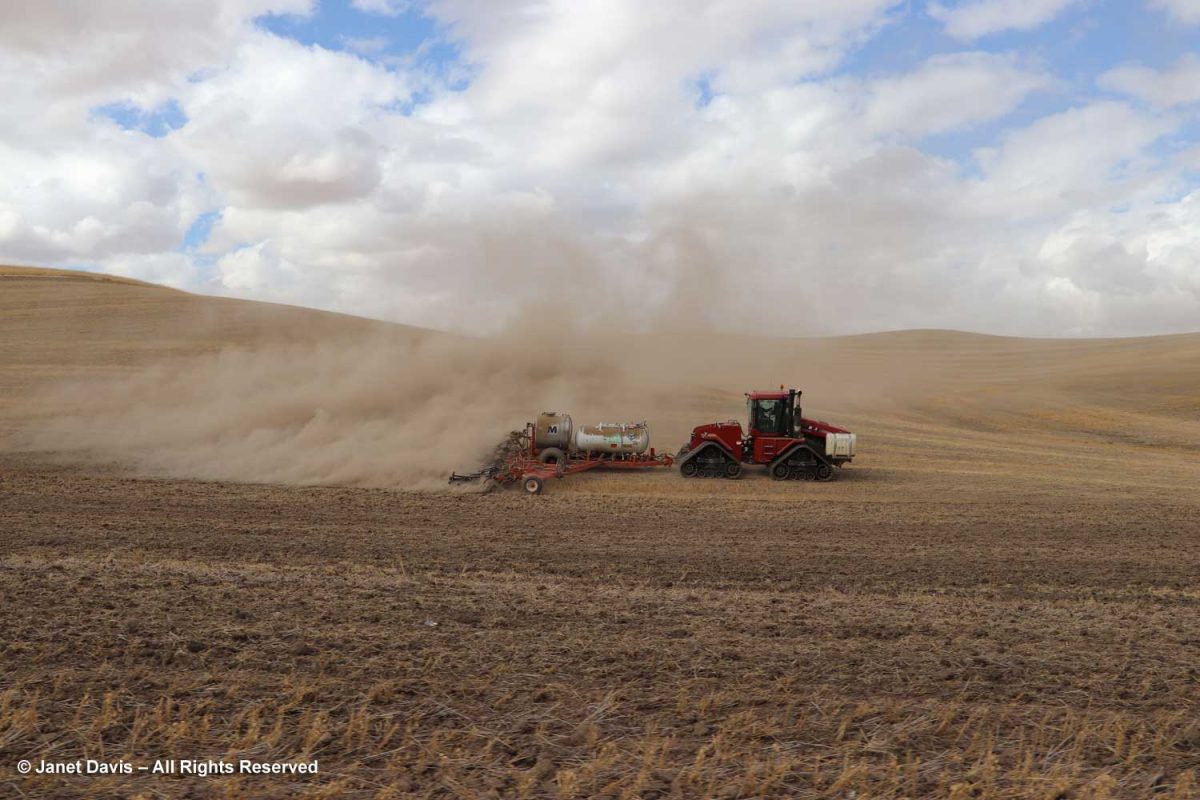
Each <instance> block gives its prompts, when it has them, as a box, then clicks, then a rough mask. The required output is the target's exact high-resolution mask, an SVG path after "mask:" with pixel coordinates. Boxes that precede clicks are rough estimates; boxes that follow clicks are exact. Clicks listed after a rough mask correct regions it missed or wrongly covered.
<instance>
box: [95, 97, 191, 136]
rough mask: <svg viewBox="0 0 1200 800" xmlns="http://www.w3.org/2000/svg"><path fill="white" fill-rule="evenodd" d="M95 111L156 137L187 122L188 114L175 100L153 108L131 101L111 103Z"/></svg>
mask: <svg viewBox="0 0 1200 800" xmlns="http://www.w3.org/2000/svg"><path fill="white" fill-rule="evenodd" d="M93 113H95V114H97V115H99V116H101V117H107V118H108V119H111V120H112V121H113V122H115V123H117V124H118V125H120V126H121V127H122V128H124V129H125V130H127V131H140V132H141V133H144V134H146V135H147V136H153V137H155V138H162V137H163V136H166V135H167V134H168V133H170V132H171V131H173V130H178V129H179V128H182V127H183V126H184V125H185V124H186V123H187V115H186V114H184V113H183V109H182V108H180V107H179V103H177V102H176V101H174V100H168V101H167V102H165V103H163V104H162V105H159V106H156V107H155V108H152V109H144V108H139V107H138V106H136V105H134V104H133V103H129V102H121V103H109V104H108V105H104V106H98V107H97V108H95V109H93Z"/></svg>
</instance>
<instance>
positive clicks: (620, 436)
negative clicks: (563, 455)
mask: <svg viewBox="0 0 1200 800" xmlns="http://www.w3.org/2000/svg"><path fill="white" fill-rule="evenodd" d="M649 447H650V429H649V428H648V427H647V426H646V423H644V422H628V423H609V422H602V423H600V424H599V425H582V426H580V427H578V428H576V429H575V449H576V450H579V451H582V452H584V453H609V454H612V455H622V456H624V455H641V454H642V453H644V452H646V450H647V448H649Z"/></svg>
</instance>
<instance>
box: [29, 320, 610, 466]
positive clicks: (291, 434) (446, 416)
mask: <svg viewBox="0 0 1200 800" xmlns="http://www.w3.org/2000/svg"><path fill="white" fill-rule="evenodd" d="M534 349H536V355H533V356H532V357H531V352H532V351H533V350H534ZM628 372H629V370H628V369H625V368H623V367H622V362H621V360H620V359H617V358H608V357H606V355H605V354H604V353H603V352H602V351H599V350H596V349H592V348H585V347H581V346H574V345H572V344H570V343H568V342H567V341H566V340H559V341H558V342H555V341H553V340H542V341H534V340H533V339H532V338H531V336H530V335H520V334H514V335H511V336H508V337H505V338H503V339H490V340H474V339H466V338H459V337H452V336H437V335H431V336H427V337H422V338H419V339H416V340H413V341H407V342H406V341H398V340H397V339H396V338H394V337H386V336H380V337H373V338H370V339H365V340H364V339H341V340H335V341H330V342H323V343H309V344H296V345H269V346H264V347H260V348H237V349H228V350H225V351H223V352H220V353H216V354H210V355H201V356H195V357H190V358H184V359H178V360H175V361H173V362H172V363H163V364H157V365H153V366H150V367H148V368H145V369H141V370H137V371H135V372H134V373H133V374H131V375H127V376H121V377H117V378H111V379H100V380H89V381H87V382H71V383H65V384H59V385H57V386H54V387H52V388H50V389H47V390H45V391H43V392H41V393H40V394H39V396H38V397H37V400H36V402H37V404H38V406H39V407H40V409H41V417H42V419H41V421H40V422H39V424H37V425H36V426H34V427H33V428H32V429H31V430H30V432H29V433H28V438H27V439H26V441H25V444H26V445H27V446H28V447H29V448H30V449H36V450H52V451H66V452H73V453H75V454H84V455H86V456H88V457H90V458H102V459H107V460H115V461H117V462H120V463H122V464H125V465H127V466H129V467H131V468H133V469H134V470H135V471H136V472H138V473H140V474H146V475H163V476H173V477H189V478H199V479H205V480H233V481H244V482H265V483H290V484H350V485H362V486H405V487H418V486H419V487H432V486H435V485H436V486H439V487H440V486H444V485H445V476H446V475H447V474H448V473H449V472H450V471H451V470H454V469H458V470H462V469H469V468H473V467H474V466H475V465H476V464H478V463H479V461H480V460H481V459H482V458H483V456H484V455H485V454H486V453H487V452H488V451H489V450H490V449H491V448H492V446H494V444H495V443H496V441H497V440H498V439H499V438H501V437H502V436H503V435H504V433H505V432H507V431H508V430H511V429H514V428H519V427H521V426H522V425H523V424H524V422H525V421H526V420H527V419H531V418H532V416H533V415H534V414H536V413H537V412H538V411H541V410H544V409H562V410H571V409H573V408H574V407H576V406H577V405H588V406H591V407H597V406H600V407H603V405H604V404H605V403H604V398H606V397H607V396H610V395H612V394H613V393H616V392H620V391H621V390H622V387H624V386H627V385H628V380H629V378H630V376H629V374H628Z"/></svg>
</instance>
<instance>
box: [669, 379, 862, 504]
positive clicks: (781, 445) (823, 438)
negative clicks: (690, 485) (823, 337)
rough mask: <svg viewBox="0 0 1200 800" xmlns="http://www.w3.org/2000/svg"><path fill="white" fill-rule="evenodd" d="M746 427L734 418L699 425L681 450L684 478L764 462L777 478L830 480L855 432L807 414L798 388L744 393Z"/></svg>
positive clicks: (848, 455)
mask: <svg viewBox="0 0 1200 800" xmlns="http://www.w3.org/2000/svg"><path fill="white" fill-rule="evenodd" d="M746 408H747V411H748V412H749V418H750V419H749V430H748V431H746V432H745V433H743V431H742V426H741V425H740V424H739V423H738V422H736V421H735V420H730V421H728V422H714V423H711V424H709V425H701V426H700V427H698V428H694V429H693V430H692V438H691V440H690V441H689V442H688V443H687V444H686V445H684V447H683V448H682V449H681V450H680V451H679V472H680V474H681V475H683V477H685V478H736V477H738V476H739V475H741V474H742V464H763V465H765V466H766V467H767V471H768V472H769V473H771V477H772V478H775V479H776V480H780V481H783V480H818V481H829V480H833V475H834V473H833V468H834V467H840V466H842V465H844V464H846V463H847V462H849V461H850V460H851V459H853V458H854V442H855V435H854V434H853V433H851V432H850V431H848V430H844V429H842V428H838V427H836V426H834V425H830V424H829V423H827V422H818V421H816V420H812V419H805V418H804V416H803V415H802V414H801V413H800V391H799V390H797V389H786V390H785V389H784V388H783V387H782V386H780V387H779V391H778V392H750V393H748V394H747V395H746Z"/></svg>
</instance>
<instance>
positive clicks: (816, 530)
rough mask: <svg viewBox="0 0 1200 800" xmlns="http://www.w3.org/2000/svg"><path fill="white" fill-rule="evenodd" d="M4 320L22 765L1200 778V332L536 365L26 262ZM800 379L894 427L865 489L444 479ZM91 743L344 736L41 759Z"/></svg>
mask: <svg viewBox="0 0 1200 800" xmlns="http://www.w3.org/2000/svg"><path fill="white" fill-rule="evenodd" d="M0 328H2V330H0V355H2V357H3V373H2V375H3V381H2V383H0V390H2V391H3V399H2V402H0V424H2V426H3V427H2V428H0V435H2V436H3V437H4V438H3V439H0V443H2V444H3V453H2V454H0V481H2V485H0V490H2V494H0V537H2V538H0V544H2V550H0V648H2V650H0V665H2V669H0V795H5V796H30V797H73V796H81V797H82V796H87V797H127V796H132V795H137V794H141V795H143V796H145V797H163V796H165V797H223V796H234V797H238V796H264V797H292V796H297V795H304V794H308V795H314V796H321V795H324V796H329V797H341V796H357V797H487V796H493V797H579V798H583V797H647V798H648V797H778V796H796V797H857V798H864V797H873V798H899V797H911V798H915V797H959V798H968V797H970V798H1010V797H1021V798H1025V797H1030V798H1055V797H1062V798H1088V797H1095V798H1099V797H1112V798H1124V797H1150V796H1155V797H1176V798H1191V797H1196V796H1198V795H1200V784H1198V782H1197V775H1196V773H1197V771H1198V770H1200V720H1198V715H1197V711H1198V703H1197V700H1196V697H1197V691H1198V690H1200V671H1198V669H1200V667H1198V662H1200V659H1198V655H1200V608H1198V606H1200V578H1198V577H1197V576H1198V575H1200V533H1198V525H1197V522H1196V521H1195V520H1196V519H1197V518H1200V514H1198V513H1197V512H1198V511H1200V501H1198V499H1197V495H1196V492H1195V485H1196V479H1197V478H1198V477H1200V430H1198V427H1197V423H1196V418H1197V411H1198V410H1200V378H1198V377H1197V376H1198V375H1200V371H1198V370H1197V367H1198V366H1200V337H1191V336H1183V337H1162V338H1154V339H1141V340H1121V341H1091V342H1065V341H1029V340H1016V339H999V338H991V337H976V336H969V335H965V334H951V333H937V332H908V333H897V334H880V335H875V336H865V337H850V338H845V339H836V340H825V341H819V340H806V341H795V342H786V341H776V342H770V341H767V340H762V339H749V338H736V339H731V340H730V341H729V342H723V343H721V344H720V345H719V347H713V346H708V347H706V348H705V351H706V352H705V353H704V354H703V357H700V356H696V355H690V354H688V353H687V352H686V351H685V350H684V349H683V348H681V347H680V342H679V340H678V338H673V336H674V335H672V334H663V335H662V336H661V337H658V338H657V339H654V340H646V341H642V342H641V343H640V346H638V347H632V348H631V347H629V343H628V342H626V343H620V342H615V343H608V344H607V345H606V346H605V347H603V348H596V350H595V351H594V352H592V353H584V354H583V355H581V349H586V348H581V347H580V346H578V343H576V345H574V346H572V347H569V348H565V349H564V350H563V351H562V352H551V353H549V354H544V353H543V354H540V355H537V356H528V358H529V359H530V360H531V361H532V362H534V363H526V364H521V365H518V366H513V365H511V364H510V363H508V362H509V360H510V359H511V358H513V354H514V353H525V354H528V353H529V348H528V347H526V346H524V344H527V343H522V342H518V343H517V344H516V345H515V346H514V347H512V348H511V349H506V348H504V347H502V346H500V345H491V344H488V345H486V346H485V345H483V344H481V343H478V342H470V341H465V340H451V341H450V342H449V344H447V343H445V342H441V340H442V338H444V337H439V336H438V335H435V334H429V333H422V332H419V331H413V330H410V329H396V330H393V329H391V328H389V327H388V326H380V325H376V324H374V323H367V322H363V321H360V320H354V319H351V318H339V317H335V316H330V315H321V314H317V313H315V312H306V311H303V310H300V309H290V308H285V307H277V306H263V305H258V304H252V303H237V302H234V301H222V300H215V299H208V298H199V297H193V296H190V295H184V294H182V293H177V292H171V291H169V290H164V289H160V288H155V287H148V286H139V285H134V284H129V283H121V282H101V281H95V280H91V279H88V278H86V277H81V276H76V277H72V276H58V275H53V274H49V273H42V274H41V275H39V276H38V277H36V278H34V277H28V276H24V277H21V278H10V279H5V278H0ZM445 338H448V337H445ZM683 338H684V339H685V340H686V338H687V337H686V336H684V337H683ZM432 340H437V341H432ZM331 342H332V343H331ZM414 342H416V344H414ZM421 342H424V344H421ZM438 342H441V343H438ZM464 348H465V349H466V350H467V351H468V353H467V354H465V355H464V354H463V353H462V352H461V351H463V350H464ZM614 348H615V350H614ZM481 350H482V351H483V352H482V353H481V352H480V351H481ZM614 351H615V352H618V353H621V354H622V355H621V356H620V358H619V362H620V363H619V365H617V366H614V365H612V364H606V362H605V361H604V359H605V358H607V357H609V355H610V354H611V353H612V352H614ZM632 352H636V353H637V354H638V355H637V356H636V357H634V356H631V355H629V353H632ZM354 354H359V355H360V356H361V359H355V358H352V357H350V356H353V355H354ZM581 359H582V363H583V366H582V367H581V366H580V363H581ZM356 360H365V361H366V362H367V363H368V365H369V369H367V370H366V373H367V374H365V375H360V374H358V373H357V372H356V371H355V368H354V367H353V366H347V363H348V362H356ZM426 362H429V363H426ZM447 363H448V364H451V365H452V366H454V367H455V368H456V369H457V368H461V369H462V370H464V371H466V372H467V373H468V375H467V378H469V380H467V381H466V383H465V386H466V389H465V390H464V388H463V386H464V384H462V383H461V382H462V380H463V378H462V377H461V376H454V375H448V374H446V373H448V372H451V371H452V370H447V369H437V367H438V365H442V364H447ZM706 364H707V365H710V366H711V365H712V364H717V365H719V366H721V367H722V368H721V369H717V370H714V369H711V368H709V369H708V370H707V371H706V372H702V368H703V367H704V365H706ZM165 365H167V366H165ZM389 365H394V366H389ZM597 365H600V366H608V367H610V368H611V369H610V371H609V373H608V374H610V375H611V374H612V373H611V370H616V369H618V367H619V370H623V371H624V372H621V373H620V374H621V375H623V376H624V378H626V379H627V381H636V382H638V386H639V393H633V392H629V391H628V390H627V386H628V383H627V381H621V382H619V383H623V384H625V385H624V387H622V386H618V387H617V388H616V389H614V390H612V391H609V392H607V393H606V391H605V389H604V385H602V384H597V383H595V382H594V379H593V377H592V376H593V372H594V369H595V367H596V366H597ZM390 369H394V370H395V372H391V371H389V370H390ZM313 371H315V372H316V373H317V376H316V377H315V378H310V377H309V376H308V373H309V372H313ZM247 372H250V373H253V377H247V376H246V375H245V374H244V373H247ZM780 372H783V373H784V374H782V375H780ZM796 376H799V377H796ZM406 377H407V381H406V380H405V378H406ZM189 378H193V379H195V380H194V381H193V382H200V381H203V382H205V384H206V385H207V387H199V386H191V385H190V384H189ZM79 379H83V382H82V383H76V384H75V385H74V387H73V388H71V389H70V390H69V391H66V390H61V389H58V388H55V387H57V386H59V385H60V384H61V382H62V381H64V380H76V381H78V380H79ZM780 380H784V381H788V382H795V383H797V384H800V385H801V386H803V387H804V388H805V390H806V398H807V399H808V406H809V407H810V408H811V409H812V413H814V414H816V415H817V416H821V417H825V418H828V419H830V420H831V421H837V422H844V423H845V424H847V425H848V426H851V427H852V428H853V429H854V430H856V431H857V432H859V433H860V437H861V438H860V449H861V456H860V459H859V463H858V464H856V465H855V466H854V467H852V468H850V469H849V470H847V471H846V473H845V474H843V475H842V476H840V479H839V480H838V481H837V482H835V483H832V484H812V483H776V482H773V481H771V480H769V479H767V478H766V477H765V476H763V475H758V474H753V473H751V474H747V475H746V476H745V477H744V478H743V479H741V480H739V481H736V482H725V481H695V482H689V481H684V480H683V479H681V478H680V477H679V476H678V475H677V474H667V473H662V474H652V475H644V476H643V475H623V474H622V475H616V474H614V475H604V474H585V475H581V476H577V477H575V478H571V479H568V480H564V481H561V482H553V483H551V484H550V485H549V486H548V488H547V492H546V493H545V494H544V495H542V496H540V497H525V496H523V495H519V494H516V493H513V492H498V493H490V494H485V495H478V494H471V493H461V492H448V491H441V490H437V489H436V488H435V486H436V482H435V481H434V479H433V475H432V472H433V471H436V470H440V469H441V467H442V462H441V461H440V460H439V459H441V458H445V459H447V460H448V461H453V460H455V459H458V461H459V466H470V463H469V462H470V460H471V459H470V458H469V457H467V451H469V450H470V447H469V446H468V444H466V443H467V442H468V438H465V436H464V430H465V433H470V434H471V436H472V437H474V438H475V439H480V440H482V439H483V438H486V437H487V436H488V435H491V436H493V437H497V438H498V436H499V435H500V434H502V433H503V432H504V431H505V430H507V428H506V427H505V425H506V424H509V423H511V421H512V418H516V419H517V420H519V419H520V415H521V414H524V415H525V416H529V415H532V414H533V413H535V412H536V411H538V410H541V408H540V407H539V406H540V405H541V403H540V402H539V401H540V400H541V399H543V398H550V399H548V400H547V401H546V402H547V403H550V402H553V403H563V404H566V403H571V404H572V405H570V406H569V407H568V406H566V405H564V408H567V409H568V410H571V411H575V412H576V416H577V418H581V417H582V418H584V419H591V417H584V415H582V414H580V413H578V411H577V409H580V408H584V409H585V410H587V411H588V412H589V413H592V414H594V415H599V416H600V417H604V418H608V417H611V418H614V419H623V418H626V417H629V418H632V417H630V416H629V415H631V414H634V413H635V411H634V409H635V408H639V407H640V408H646V409H647V410H646V412H645V416H647V417H649V418H650V420H651V423H652V426H654V428H653V429H654V431H655V437H656V440H657V443H658V444H659V445H667V446H670V449H674V446H677V444H678V442H677V441H676V439H678V438H680V437H682V435H683V434H684V433H685V432H686V430H687V427H688V426H690V425H692V424H697V423H699V422H702V421H706V420H709V419H717V418H727V417H730V416H740V412H741V396H740V391H742V390H744V389H748V388H751V387H752V384H754V385H765V386H769V385H771V384H772V383H778V382H779V381H780ZM280 381H282V382H286V383H288V386H289V388H288V390H287V391H286V392H280V393H278V394H274V393H272V391H271V386H272V385H273V384H274V383H277V382H280ZM409 383H415V384H416V389H406V388H405V387H406V386H407V385H408V384H409ZM189 386H190V388H188V387H189ZM47 387H50V388H47ZM181 387H183V388H181ZM214 387H218V388H219V390H218V388H214ZM418 389H419V392H417V393H416V394H414V393H413V392H416V391H417V390H418ZM472 389H474V393H473V394H472V393H471V390H472ZM464 391H466V392H467V395H469V396H466V395H464ZM476 395H486V398H476ZM79 398H85V399H86V402H81V401H80V400H79ZM389 398H390V399H391V400H392V401H393V402H389ZM422 398H433V399H432V401H426V400H423V399H422ZM423 402H424V403H425V405H422V403H423ZM72 403H74V405H72ZM639 403H641V406H638V404H639ZM447 405H449V406H450V407H451V408H450V412H449V413H447V411H446V409H445V406H447ZM397 406H402V408H399V409H398V408H397ZM492 417H495V418H496V419H492ZM190 421H195V422H194V424H191V422H190ZM500 422H503V423H504V424H500ZM374 423H378V424H374ZM364 426H365V427H364ZM223 427H224V428H226V429H228V430H229V431H231V432H232V434H231V435H229V436H225V437H222V428H223ZM392 428H397V429H400V430H402V431H404V432H405V433H406V435H405V436H404V437H402V438H396V439H390V438H389V437H388V434H387V431H388V430H390V429H392ZM422 428H430V429H432V431H433V433H431V434H429V437H428V438H422V434H421V429H422ZM93 429H103V430H93ZM458 429H464V430H458ZM664 430H665V431H666V433H665V434H662V435H660V431H664ZM47 431H48V432H49V433H46V432H47ZM105 431H108V432H110V433H106V432H105ZM247 438H249V439H250V440H251V441H252V442H253V444H254V447H252V448H247V447H245V446H244V440H246V439H247ZM347 440H348V441H350V442H353V443H354V445H355V446H354V447H353V448H352V449H345V447H344V442H345V441H347ZM438 440H445V441H448V442H453V446H452V447H451V448H450V449H451V450H452V452H450V453H449V454H445V455H439V454H437V453H436V452H434V451H436V450H437V447H436V441H438ZM379 441H382V443H383V444H382V445H378V444H377V443H378V442H379ZM431 441H432V442H434V444H432V445H431ZM339 442H340V443H342V449H339V445H338V443H339ZM475 444H476V445H477V446H478V445H480V443H479V442H478V441H477V442H475ZM71 445H77V446H76V447H74V448H73V447H72V446H71ZM374 447H379V448H380V451H379V452H375V450H373V449H372V448H374ZM322 448H324V449H322ZM477 449H478V450H479V451H482V450H486V447H483V446H478V447H477ZM316 450H320V452H314V451H316ZM164 451H170V454H169V455H165V454H164ZM389 453H390V454H391V456H392V458H391V459H390V460H389V458H387V455H388V454H389ZM475 455H477V453H475V452H472V453H470V456H471V457H475ZM464 459H465V460H466V461H467V462H468V463H461V462H462V461H463V460H464ZM392 461H401V462H405V463H404V464H402V465H400V466H395V465H394V464H392ZM254 470H258V471H260V472H261V473H262V474H263V475H264V478H263V481H262V482H258V483H255V482H251V480H252V476H253V471H254ZM427 472H428V473H429V474H426V473H427ZM189 473H190V474H189ZM191 475H200V476H202V477H204V478H205V480H197V479H195V478H194V477H191ZM321 484H325V485H321ZM328 484H341V485H328ZM396 486H403V487H414V486H415V487H417V488H416V489H415V490H414V489H408V488H404V489H397V488H395V487H396ZM88 758H91V759H96V760H99V761H116V760H119V759H128V760H130V761H131V762H133V763H139V764H147V763H152V762H153V760H154V759H156V758H175V759H238V758H247V759H252V760H255V761H261V762H266V761H272V760H287V761H299V760H312V759H316V760H317V761H318V763H319V768H320V772H319V774H318V776H317V777H315V778H307V777H302V778H295V777H249V776H240V775H232V776H225V775H220V776H209V777H204V778H201V777H195V776H178V775H176V776H171V777H161V776H151V775H145V774H135V775H118V776H30V777H22V776H20V775H18V774H17V773H16V771H15V768H14V765H15V764H16V762H17V761H18V760H20V759H32V760H33V761H34V762H35V763H36V762H37V761H39V760H47V761H65V760H72V759H88Z"/></svg>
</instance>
